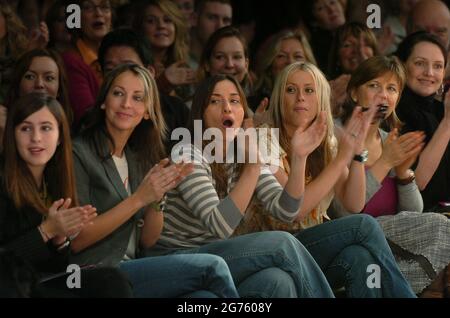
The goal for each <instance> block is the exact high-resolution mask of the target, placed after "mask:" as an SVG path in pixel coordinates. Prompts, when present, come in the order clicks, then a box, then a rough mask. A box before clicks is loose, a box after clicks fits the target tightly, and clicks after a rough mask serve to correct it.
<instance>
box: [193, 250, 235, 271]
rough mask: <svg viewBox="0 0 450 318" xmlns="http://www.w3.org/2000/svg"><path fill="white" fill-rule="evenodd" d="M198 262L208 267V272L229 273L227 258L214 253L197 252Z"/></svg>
mask: <svg viewBox="0 0 450 318" xmlns="http://www.w3.org/2000/svg"><path fill="white" fill-rule="evenodd" d="M195 257H196V258H197V262H198V264H199V266H200V267H204V268H205V267H206V268H208V269H209V270H208V272H210V273H213V274H214V275H218V274H219V275H226V274H228V273H229V268H228V265H227V263H226V262H225V260H224V259H223V258H222V257H220V256H217V255H213V254H195Z"/></svg>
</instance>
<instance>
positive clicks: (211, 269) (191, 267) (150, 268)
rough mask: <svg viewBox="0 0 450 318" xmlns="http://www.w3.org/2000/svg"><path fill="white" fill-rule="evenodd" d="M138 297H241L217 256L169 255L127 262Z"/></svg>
mask: <svg viewBox="0 0 450 318" xmlns="http://www.w3.org/2000/svg"><path fill="white" fill-rule="evenodd" d="M119 268H120V269H121V270H122V271H123V272H125V274H126V275H127V276H128V279H129V281H130V282H131V284H132V286H133V293H134V296H135V297H139V298H144V297H145V298H175V297H200V298H212V297H220V298H225V297H232V298H237V297H239V295H238V292H237V290H236V287H235V285H234V283H233V278H232V277H231V274H230V270H229V269H228V266H227V264H226V263H225V261H224V260H223V259H222V258H220V257H218V256H215V255H208V254H196V255H167V256H158V257H145V258H139V259H135V260H129V261H124V262H121V263H120V264H119Z"/></svg>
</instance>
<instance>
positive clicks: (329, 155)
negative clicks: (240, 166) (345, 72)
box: [268, 62, 335, 178]
mask: <svg viewBox="0 0 450 318" xmlns="http://www.w3.org/2000/svg"><path fill="white" fill-rule="evenodd" d="M298 71H304V72H307V73H308V74H310V75H311V76H312V78H313V80H314V85H315V87H316V94H317V107H318V109H317V112H318V113H319V112H321V111H325V113H326V124H327V133H326V136H325V138H324V139H323V141H322V143H321V144H320V146H319V147H317V149H316V150H314V151H313V153H312V154H311V155H309V156H308V160H307V162H306V173H307V176H308V177H311V178H315V177H317V176H318V175H319V174H320V172H321V171H322V170H323V169H324V168H325V166H326V165H328V163H330V162H331V160H332V159H333V149H332V145H333V140H334V138H335V137H334V123H333V118H332V115H331V105H330V104H331V103H330V97H331V89H330V85H329V84H328V81H327V79H326V78H325V75H324V74H323V73H322V72H321V71H320V70H319V69H318V68H317V66H315V65H314V64H312V63H310V62H296V63H293V64H291V65H289V66H287V67H286V68H285V69H284V70H283V71H282V72H281V73H280V74H279V75H278V76H277V78H276V80H275V85H274V88H273V92H272V98H271V99H270V105H269V110H268V112H269V120H270V124H271V125H272V126H273V127H274V128H278V129H279V130H280V131H279V133H280V135H279V136H280V146H281V147H282V148H283V149H284V150H285V151H286V152H287V154H288V156H289V155H290V150H291V146H290V144H291V143H290V138H289V136H288V135H287V131H286V127H285V125H284V122H285V118H284V113H285V112H284V109H285V107H286V105H285V98H284V96H285V92H286V83H287V81H288V78H289V76H291V74H294V73H296V72H298Z"/></svg>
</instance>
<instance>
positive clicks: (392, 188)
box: [363, 176, 398, 217]
mask: <svg viewBox="0 0 450 318" xmlns="http://www.w3.org/2000/svg"><path fill="white" fill-rule="evenodd" d="M397 206H398V193H397V183H396V182H395V178H394V177H389V176H387V177H386V178H384V180H383V182H382V183H381V188H380V189H379V190H378V192H377V193H375V195H374V196H373V197H372V198H371V199H370V200H369V202H367V204H366V206H365V207H364V210H363V212H364V213H366V214H369V215H372V216H373V217H378V216H382V215H393V214H396V213H397Z"/></svg>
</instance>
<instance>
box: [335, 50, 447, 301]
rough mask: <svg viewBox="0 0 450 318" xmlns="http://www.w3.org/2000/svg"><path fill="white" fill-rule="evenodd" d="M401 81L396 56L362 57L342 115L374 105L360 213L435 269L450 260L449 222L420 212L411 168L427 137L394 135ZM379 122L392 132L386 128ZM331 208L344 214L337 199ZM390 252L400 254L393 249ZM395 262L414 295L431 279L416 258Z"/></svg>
mask: <svg viewBox="0 0 450 318" xmlns="http://www.w3.org/2000/svg"><path fill="white" fill-rule="evenodd" d="M405 81H406V74H405V70H404V68H403V65H402V64H401V62H400V61H399V60H398V59H397V58H395V57H392V58H387V57H381V56H379V57H373V58H370V59H368V60H366V61H365V62H363V63H362V64H361V65H360V66H359V67H358V68H357V69H356V71H355V72H354V73H353V75H352V78H351V79H350V82H349V85H348V89H347V90H348V99H347V102H346V103H345V106H344V114H343V118H342V119H343V122H344V123H345V122H347V121H348V118H349V116H350V114H351V113H352V112H353V109H354V108H355V107H356V105H364V106H365V107H368V108H371V109H377V115H376V117H375V120H374V121H373V122H372V124H371V125H370V128H369V132H368V134H367V137H366V139H365V141H364V146H365V148H366V149H368V150H369V155H368V157H367V161H366V162H365V166H366V176H367V183H366V203H365V207H364V209H363V210H362V212H363V213H366V214H369V215H372V216H374V217H377V220H378V221H379V223H380V224H381V226H382V228H383V230H384V233H385V234H386V236H387V238H388V239H389V240H390V241H391V242H393V243H394V244H396V245H398V246H400V247H401V248H403V249H406V250H407V251H409V252H411V253H413V254H416V255H422V256H424V257H425V260H427V261H429V262H430V263H431V264H432V266H431V268H432V269H434V270H435V271H436V272H438V273H439V272H440V271H441V270H442V269H443V268H444V267H445V266H446V265H447V264H448V263H449V262H450V221H449V220H447V218H446V217H445V216H442V215H439V214H436V213H425V214H422V213H420V212H422V209H423V202H422V197H421V195H420V192H419V189H418V187H417V184H416V182H415V178H414V173H413V171H412V170H411V169H410V168H411V166H412V165H413V164H414V162H415V161H416V158H417V156H418V155H419V154H420V152H421V151H422V149H423V146H424V139H425V135H424V133H423V132H419V131H414V132H409V133H406V134H404V135H402V136H398V133H397V131H398V128H399V127H400V122H399V120H398V118H397V116H396V113H395V108H396V107H397V103H398V101H399V99H400V96H401V94H402V91H403V87H404V85H405ZM381 124H385V125H386V126H387V128H389V129H390V130H391V132H390V133H389V134H388V133H387V132H385V131H384V130H383V129H382V128H381V127H380V126H381ZM334 206H335V208H336V209H337V210H338V212H339V214H343V212H344V211H342V210H343V209H342V207H341V208H339V207H340V204H338V202H337V204H335V205H334ZM402 211H415V212H402ZM400 212H401V213H400ZM394 254H395V256H396V257H401V256H402V255H401V254H399V253H397V250H396V249H394ZM398 264H399V267H400V270H401V271H402V273H403V274H404V275H405V276H406V278H407V279H408V281H409V282H410V284H411V286H412V288H413V290H414V292H415V293H416V294H419V293H420V292H421V291H422V290H423V289H424V288H425V287H426V286H428V285H429V283H430V279H433V278H434V276H432V277H428V275H427V271H426V269H425V270H424V269H423V268H421V263H419V262H417V261H414V262H412V261H411V260H402V259H401V258H400V259H398Z"/></svg>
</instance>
